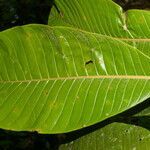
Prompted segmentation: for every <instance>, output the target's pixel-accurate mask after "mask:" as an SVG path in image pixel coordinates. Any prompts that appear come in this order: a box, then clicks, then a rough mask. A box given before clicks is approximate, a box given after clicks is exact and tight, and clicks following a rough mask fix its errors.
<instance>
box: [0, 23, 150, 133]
mask: <svg viewBox="0 0 150 150" xmlns="http://www.w3.org/2000/svg"><path fill="white" fill-rule="evenodd" d="M149 64H150V58H149V56H147V55H146V54H144V53H142V52H141V51H139V50H138V49H136V48H134V47H132V46H130V45H128V44H126V43H124V42H122V41H120V40H117V39H115V38H111V37H108V36H105V35H99V34H93V33H90V32H86V31H81V30H78V29H74V28H68V27H49V26H42V25H29V26H24V27H17V28H14V29H10V30H8V31H5V32H1V33H0V127H1V128H5V129H11V130H12V129H13V130H36V131H38V132H40V133H61V132H68V131H72V130H76V129H80V128H83V127H86V126H89V125H91V124H94V123H97V122H99V121H102V120H104V119H106V118H108V117H110V116H113V115H115V114H118V113H120V112H122V111H124V110H127V109H129V108H131V107H133V106H135V105H137V104H138V103H141V102H142V101H144V100H145V99H147V98H148V97H150V92H149V89H150V71H149V70H150V65H149Z"/></svg>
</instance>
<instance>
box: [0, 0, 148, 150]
mask: <svg viewBox="0 0 150 150" xmlns="http://www.w3.org/2000/svg"><path fill="white" fill-rule="evenodd" d="M114 1H115V2H117V3H118V4H119V5H121V6H122V7H123V9H124V11H126V10H128V9H146V10H149V9H150V0H114ZM53 4H54V1H53V0H0V31H2V30H5V29H8V28H11V27H13V26H17V25H24V24H29V23H40V24H47V23H48V16H49V12H50V10H51V7H52V6H53ZM148 107H150V99H149V100H147V101H145V102H144V103H142V104H140V105H138V106H137V107H135V108H133V109H131V110H128V111H126V112H125V113H123V114H120V115H117V116H115V117H113V118H110V119H107V120H105V121H104V122H102V123H99V124H96V125H94V126H91V127H88V128H86V129H81V130H79V131H75V132H72V133H69V134H61V135H41V134H38V133H37V132H32V133H31V132H13V131H7V130H2V129H1V130H0V150H57V149H58V147H59V145H60V144H61V143H67V142H70V140H74V139H77V138H79V137H81V136H82V135H85V134H88V133H90V132H93V131H95V130H97V129H98V128H101V127H103V126H105V125H107V124H109V123H112V122H115V121H117V122H125V123H128V124H134V125H138V126H142V127H144V128H147V129H148V130H150V126H149V124H150V118H148V119H147V120H146V121H147V122H146V123H145V122H141V118H138V117H132V116H133V115H134V114H136V113H138V112H140V111H142V110H143V109H145V108H148ZM121 118H123V119H121ZM128 118H130V119H128ZM129 120H130V121H129Z"/></svg>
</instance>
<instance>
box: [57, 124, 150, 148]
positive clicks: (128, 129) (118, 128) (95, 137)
mask: <svg viewBox="0 0 150 150" xmlns="http://www.w3.org/2000/svg"><path fill="white" fill-rule="evenodd" d="M72 136H73V135H72ZM66 138H67V137H66ZM149 147H150V132H149V131H148V130H146V129H144V128H141V127H138V126H134V125H128V124H123V123H112V124H109V125H106V126H105V127H103V128H100V129H98V130H96V131H94V132H91V133H89V134H87V135H84V136H82V137H80V138H78V139H76V140H74V141H72V142H69V143H66V144H63V145H61V146H60V148H59V150H68V149H72V150H76V149H82V150H95V149H100V150H120V149H125V150H127V149H133V150H141V149H145V150H149Z"/></svg>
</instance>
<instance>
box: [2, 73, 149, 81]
mask: <svg viewBox="0 0 150 150" xmlns="http://www.w3.org/2000/svg"><path fill="white" fill-rule="evenodd" d="M78 79H134V80H150V76H135V75H134V76H132V75H100V76H72V77H51V78H43V79H31V80H28V79H27V80H12V81H10V80H1V81H0V83H22V82H42V81H54V80H78Z"/></svg>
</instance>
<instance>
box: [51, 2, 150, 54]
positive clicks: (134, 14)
mask: <svg viewBox="0 0 150 150" xmlns="http://www.w3.org/2000/svg"><path fill="white" fill-rule="evenodd" d="M56 4H57V6H58V8H59V9H60V11H61V15H59V14H58V12H57V11H56V10H55V8H54V9H53V10H52V12H51V14H50V17H49V24H50V25H55V26H57V25H58V26H60V25H62V26H71V27H74V28H78V29H81V30H86V31H89V32H92V33H98V34H102V35H107V36H111V37H114V38H116V39H119V40H121V41H123V42H126V43H128V44H130V45H132V46H133V47H136V48H138V49H139V50H140V51H142V52H143V53H145V54H146V55H148V56H150V51H149V48H148V47H150V32H149V30H150V12H149V11H145V10H129V11H126V12H124V11H123V10H122V8H121V7H120V6H119V5H117V4H116V3H114V2H113V1H112V0H88V2H87V0H71V1H68V0H56Z"/></svg>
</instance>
